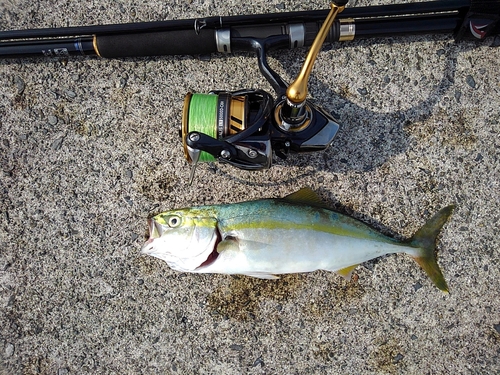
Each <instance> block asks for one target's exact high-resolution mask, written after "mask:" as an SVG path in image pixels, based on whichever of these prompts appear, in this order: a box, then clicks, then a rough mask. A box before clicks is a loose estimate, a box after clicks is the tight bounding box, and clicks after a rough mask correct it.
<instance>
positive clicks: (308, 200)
mask: <svg viewBox="0 0 500 375" xmlns="http://www.w3.org/2000/svg"><path fill="white" fill-rule="evenodd" d="M283 200H285V201H288V202H292V203H302V204H308V205H312V206H317V207H326V204H325V202H323V200H322V199H321V198H320V197H319V196H318V194H316V193H315V192H314V191H313V190H311V189H310V188H308V187H305V188H302V189H300V190H299V191H296V192H295V193H292V194H289V195H287V196H285V197H283Z"/></svg>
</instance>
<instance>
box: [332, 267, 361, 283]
mask: <svg viewBox="0 0 500 375" xmlns="http://www.w3.org/2000/svg"><path fill="white" fill-rule="evenodd" d="M357 266H358V264H353V265H352V266H349V267H346V268H341V269H340V270H336V271H335V273H336V274H337V275H340V276H342V277H343V278H344V279H346V280H351V276H352V272H353V271H354V269H355V268H356V267H357Z"/></svg>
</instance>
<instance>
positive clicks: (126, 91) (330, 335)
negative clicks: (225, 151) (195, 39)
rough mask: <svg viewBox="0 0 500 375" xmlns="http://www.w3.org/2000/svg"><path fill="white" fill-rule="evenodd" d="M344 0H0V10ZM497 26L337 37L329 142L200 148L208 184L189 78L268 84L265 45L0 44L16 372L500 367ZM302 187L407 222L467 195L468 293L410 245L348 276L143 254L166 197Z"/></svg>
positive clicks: (326, 95) (0, 244) (1, 250)
mask: <svg viewBox="0 0 500 375" xmlns="http://www.w3.org/2000/svg"><path fill="white" fill-rule="evenodd" d="M367 3H368V1H357V2H356V3H355V4H352V3H351V5H367ZM378 3H381V4H384V3H387V2H386V1H380V2H378ZM326 7H327V4H326V3H324V2H322V1H319V0H315V1H312V2H302V3H298V2H295V3H292V2H290V1H285V2H283V1H282V0H272V1H257V2H252V3H247V2H244V1H241V0H233V1H231V2H212V1H203V0H192V1H188V0H186V1H175V2H160V1H156V0H152V1H147V2H146V1H135V0H127V1H125V0H113V1H110V2H100V1H96V0H93V1H84V2H76V1H71V2H70V1H64V0H50V1H49V0H39V1H31V0H30V1H28V0H2V1H1V2H0V28H1V29H2V30H7V29H19V28H34V27H49V26H67V25H83V24H95V23H101V24H102V23H119V22H132V21H147V20H159V19H164V18H190V17H196V16H199V15H203V16H205V15H206V16H208V15H229V14H241V13H260V12H268V11H290V10H299V9H300V10H302V9H322V8H326ZM498 42H499V41H498V40H495V39H493V38H490V39H488V40H486V41H485V42H484V43H483V44H481V45H479V44H475V43H460V44H455V43H454V42H453V41H452V40H451V39H450V38H449V37H446V36H422V37H413V38H406V39H398V38H394V39H390V40H388V39H385V40H379V41H369V42H362V41H359V42H353V43H346V44H338V45H334V46H331V47H329V48H325V50H324V51H322V52H321V53H320V55H319V57H318V61H317V64H316V66H315V68H314V71H313V76H312V78H311V85H310V93H311V96H312V97H313V98H315V100H316V101H317V103H319V104H320V105H322V106H323V107H324V108H326V109H327V110H328V111H332V112H335V113H337V114H338V115H339V116H340V118H341V122H342V125H343V127H342V129H341V131H340V133H339V135H338V137H337V138H336V141H335V143H334V145H333V147H331V148H330V149H329V150H328V151H326V152H324V153H318V154H313V155H304V156H295V157H290V158H289V159H288V160H287V161H281V160H277V161H276V163H275V165H274V166H273V168H272V169H270V170H267V171H262V172H244V171H239V170H235V169H232V168H230V167H228V166H224V165H219V164H217V165H214V166H208V165H204V166H203V167H201V168H200V169H199V170H198V172H197V177H196V179H195V182H194V183H193V185H192V186H188V185H187V178H188V175H189V171H188V168H187V166H186V162H185V160H184V158H183V154H182V147H181V144H180V142H179V139H178V136H177V129H178V127H179V123H180V119H181V108H182V102H183V97H184V95H185V93H187V92H188V91H193V92H207V91H209V90H211V89H228V90H235V89H239V88H243V87H251V88H258V87H262V88H264V89H266V90H269V91H270V90H271V88H270V86H269V85H268V84H267V83H266V82H265V80H264V78H263V77H262V76H261V75H260V73H259V71H258V69H257V65H256V60H255V58H254V57H253V56H250V55H244V54H240V55H235V56H227V57H224V56H212V57H211V58H207V57H204V58H203V59H201V60H200V59H197V58H193V57H189V56H181V57H172V58H147V59H127V60H121V61H119V60H116V61H105V60H99V59H93V58H84V59H73V60H70V61H57V60H53V59H48V60H39V61H35V60H23V61H2V62H0V87H1V89H0V137H1V142H0V163H1V166H2V170H1V175H0V183H1V185H0V186H1V191H0V198H1V199H0V207H1V215H0V312H1V314H0V358H1V362H0V363H1V365H0V373H4V374H58V375H63V374H139V373H144V374H153V373H161V374H345V373H349V374H495V373H496V374H498V373H500V363H499V359H498V356H499V350H500V315H499V312H500V302H499V301H500V300H499V298H498V291H499V286H500V282H499V280H500V271H499V237H498V225H499V213H498V209H499V194H500V187H499V181H500V170H499V150H500V140H499V124H498V122H499V118H500V108H499V103H500V99H499V94H500V77H499V74H498V63H499V58H500V49H499V48H498V47H492V45H498V44H500V43H498ZM305 54H306V51H305V50H296V51H280V52H275V53H273V54H272V56H271V58H270V60H271V65H272V66H273V67H274V68H275V69H276V70H277V71H278V72H279V73H280V74H282V75H283V76H284V77H285V79H287V80H291V79H292V78H293V77H294V75H295V74H296V73H297V72H298V70H299V68H300V65H301V63H302V61H303V58H304V56H305ZM304 186H310V187H312V188H313V189H314V190H316V191H317V192H318V193H319V194H320V195H321V196H322V197H323V198H324V199H325V200H326V201H327V202H328V203H329V204H331V206H332V207H336V208H337V209H339V210H342V211H343V212H347V213H349V214H352V215H354V216H355V217H357V218H360V219H363V220H365V221H367V222H369V223H371V224H373V225H375V226H376V227H377V228H379V229H381V230H384V231H385V232H387V233H395V234H396V233H397V234H399V235H402V236H411V235H412V234H413V233H414V232H415V231H416V230H417V229H418V228H419V227H420V225H422V224H423V223H424V222H425V220H426V219H428V218H429V217H430V215H432V214H433V213H434V212H435V211H437V210H438V209H439V208H441V207H443V206H444V205H447V204H450V203H455V204H456V205H457V209H456V211H455V213H454V215H453V217H452V219H451V220H450V222H449V223H448V224H447V225H446V226H445V228H444V231H443V232H442V236H440V241H439V249H440V258H439V263H440V265H441V267H442V269H443V272H444V274H445V276H446V279H447V281H448V284H449V287H450V294H449V295H444V294H443V293H441V292H440V291H439V290H438V289H437V288H435V287H434V286H433V285H432V284H431V282H430V281H429V280H428V279H427V277H426V276H425V274H424V273H423V272H422V271H421V270H420V269H419V268H418V266H417V265H416V264H415V263H414V262H413V261H412V260H411V259H409V258H408V257H406V256H404V255H395V256H387V257H384V258H382V259H378V260H376V261H371V262H368V263H366V264H364V265H362V266H359V267H358V268H357V269H356V271H355V278H354V280H353V281H351V282H346V281H344V280H342V279H341V278H339V277H338V276H336V275H335V274H333V273H327V272H315V273H312V274H304V275H290V276H285V277H283V278H282V279H281V280H279V281H265V280H255V279H250V278H247V277H240V276H233V277H232V276H221V275H192V274H181V273H177V272H174V271H171V270H170V269H169V268H168V266H167V265H166V264H165V263H163V262H161V261H160V260H157V259H154V258H149V257H141V256H140V255H139V249H140V247H141V245H142V244H143V242H144V239H145V232H146V219H147V218H148V217H150V216H151V215H152V214H154V213H158V212H160V211H162V210H166V209H170V208H176V207H183V206H190V205H193V204H212V203H230V202H237V201H241V200H248V199H254V198H262V197H278V196H283V195H285V194H288V193H290V192H293V191H296V190H298V189H299V188H300V187H304Z"/></svg>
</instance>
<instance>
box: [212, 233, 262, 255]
mask: <svg viewBox="0 0 500 375" xmlns="http://www.w3.org/2000/svg"><path fill="white" fill-rule="evenodd" d="M267 248H269V244H268V243H265V242H261V241H253V240H243V239H241V238H237V237H233V236H228V237H226V238H224V240H222V241H221V242H219V244H218V245H217V252H218V253H219V254H220V253H222V252H223V251H234V250H245V249H252V251H262V250H265V249H267Z"/></svg>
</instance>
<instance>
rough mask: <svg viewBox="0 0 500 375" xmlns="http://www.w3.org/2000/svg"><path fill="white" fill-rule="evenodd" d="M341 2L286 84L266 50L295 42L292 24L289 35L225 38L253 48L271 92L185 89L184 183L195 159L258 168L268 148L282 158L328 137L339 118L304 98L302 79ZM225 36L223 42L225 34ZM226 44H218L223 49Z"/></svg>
mask: <svg viewBox="0 0 500 375" xmlns="http://www.w3.org/2000/svg"><path fill="white" fill-rule="evenodd" d="M346 3H347V1H344V0H337V1H336V2H335V3H332V4H331V10H330V12H329V14H328V16H327V18H326V20H325V21H324V23H323V26H322V27H321V29H320V30H319V32H318V34H317V35H316V38H315V39H314V42H313V44H312V46H311V49H310V50H309V53H308V55H307V58H306V60H305V62H304V65H303V67H302V69H301V71H300V73H299V75H298V76H297V78H296V79H295V81H294V82H293V83H292V84H290V85H287V84H286V83H285V82H284V81H283V80H282V79H281V77H280V76H279V75H278V74H277V73H276V72H274V71H273V70H272V69H271V68H270V67H269V65H268V63H267V60H266V52H267V51H269V50H271V49H274V48H279V47H284V46H289V45H290V44H292V45H293V44H294V43H297V41H294V40H293V34H294V33H293V30H290V31H291V32H290V33H289V34H290V35H276V36H270V37H267V38H265V39H259V38H254V37H241V38H239V37H236V38H230V47H232V48H234V49H236V48H239V49H243V50H253V51H255V52H256V54H257V58H258V64H259V69H260V71H261V73H262V74H263V75H264V77H265V78H266V79H267V81H268V82H269V83H270V84H271V85H272V87H273V89H274V90H275V92H276V95H277V97H276V98H274V97H273V96H272V95H271V94H269V93H267V92H265V91H263V90H250V89H249V90H239V91H234V92H226V91H212V92H210V93H209V94H198V93H195V94H191V93H189V94H187V95H186V97H185V100H184V108H183V115H182V129H181V136H182V141H183V145H184V154H185V157H186V159H187V160H188V161H189V162H190V163H191V165H192V169H191V175H190V183H191V182H192V180H193V177H194V172H195V169H196V166H197V164H198V163H199V162H210V161H215V160H219V161H220V162H224V163H228V164H231V165H233V166H235V167H237V168H241V169H246V170H259V169H265V168H269V167H270V166H271V163H272V155H273V151H274V153H275V154H276V155H277V156H278V157H281V158H286V156H287V154H288V153H289V152H290V151H292V152H296V153H301V152H310V151H319V150H324V149H326V148H327V147H328V146H329V145H330V144H331V143H332V140H333V138H334V137H335V134H336V133H337V131H338V129H339V124H338V123H337V121H336V120H335V119H334V118H333V117H332V116H331V115H330V114H329V113H327V112H326V111H324V110H323V109H321V108H320V107H318V106H316V105H315V104H313V103H312V102H310V101H309V100H307V98H306V97H307V81H308V79H309V76H310V73H311V70H312V67H313V64H314V61H315V60H316V57H317V54H318V52H319V51H320V49H321V46H322V44H323V42H324V40H325V39H326V37H327V35H328V33H329V32H330V29H331V27H332V24H333V21H334V20H335V18H336V16H337V14H338V13H340V12H341V11H342V10H344V6H345V4H346ZM227 41H228V43H229V38H227ZM222 43H224V42H222ZM228 47H229V46H228V45H223V48H224V50H228V49H229V48H228Z"/></svg>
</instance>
